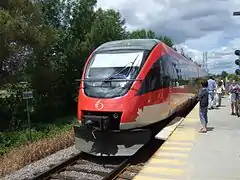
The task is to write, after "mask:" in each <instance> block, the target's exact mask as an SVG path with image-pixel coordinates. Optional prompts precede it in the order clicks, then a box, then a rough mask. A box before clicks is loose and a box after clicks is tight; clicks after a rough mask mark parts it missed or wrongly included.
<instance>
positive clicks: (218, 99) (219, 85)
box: [216, 80, 225, 107]
mask: <svg viewBox="0 0 240 180" xmlns="http://www.w3.org/2000/svg"><path fill="white" fill-rule="evenodd" d="M224 90H225V88H224V84H223V80H221V81H219V82H218V83H217V88H216V102H217V107H220V106H221V102H222V93H223V91H224Z"/></svg>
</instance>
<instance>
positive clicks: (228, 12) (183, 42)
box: [98, 0, 240, 73]
mask: <svg viewBox="0 0 240 180" xmlns="http://www.w3.org/2000/svg"><path fill="white" fill-rule="evenodd" d="M98 6H99V7H102V8H104V9H106V8H113V9H116V10H119V11H120V13H121V14H122V16H123V18H125V19H126V22H127V27H128V29H129V30H133V29H136V28H150V29H152V30H154V31H155V32H156V33H157V34H158V35H167V36H170V37H172V38H173V40H174V42H175V43H176V44H178V45H177V46H178V47H182V48H183V49H184V51H185V52H186V53H187V54H188V55H189V56H191V57H192V58H193V59H195V60H196V61H197V62H202V52H204V51H207V52H208V67H209V69H210V72H213V73H220V72H221V71H223V70H225V71H228V72H234V71H235V69H236V65H235V63H234V61H235V59H236V56H235V55H234V51H235V50H236V49H237V48H239V49H240V33H239V31H238V29H239V28H240V17H233V16H232V13H233V11H237V10H240V9H237V8H236V7H240V0H200V1H199V0H148V1H145V0H131V1H128V0H117V1H112V0H98Z"/></svg>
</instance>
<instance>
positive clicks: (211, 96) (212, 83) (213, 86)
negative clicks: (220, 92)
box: [208, 77, 217, 109]
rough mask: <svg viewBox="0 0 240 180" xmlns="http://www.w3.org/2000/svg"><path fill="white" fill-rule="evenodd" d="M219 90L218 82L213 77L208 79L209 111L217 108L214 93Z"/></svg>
mask: <svg viewBox="0 0 240 180" xmlns="http://www.w3.org/2000/svg"><path fill="white" fill-rule="evenodd" d="M216 88H217V84H216V81H215V80H214V78H213V77H210V78H209V79H208V93H209V94H208V95H209V97H208V100H209V102H208V109H213V106H215V98H214V93H215V90H216Z"/></svg>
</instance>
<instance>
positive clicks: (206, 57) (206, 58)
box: [205, 52, 208, 72]
mask: <svg viewBox="0 0 240 180" xmlns="http://www.w3.org/2000/svg"><path fill="white" fill-rule="evenodd" d="M207 61H208V55H207V52H205V63H206V64H205V68H206V71H207V72H208V68H207Z"/></svg>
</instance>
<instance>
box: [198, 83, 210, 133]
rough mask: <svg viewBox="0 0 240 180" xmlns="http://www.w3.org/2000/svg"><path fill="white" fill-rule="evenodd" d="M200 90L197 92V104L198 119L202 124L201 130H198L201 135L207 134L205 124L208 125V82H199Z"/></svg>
mask: <svg viewBox="0 0 240 180" xmlns="http://www.w3.org/2000/svg"><path fill="white" fill-rule="evenodd" d="M201 85H202V88H201V89H200V91H199V94H198V99H199V101H200V104H199V117H200V121H201V124H202V128H201V129H200V130H199V132H201V133H205V132H207V124H208V116H207V113H208V103H209V100H208V98H209V92H208V81H206V80H204V81H202V82H201Z"/></svg>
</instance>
